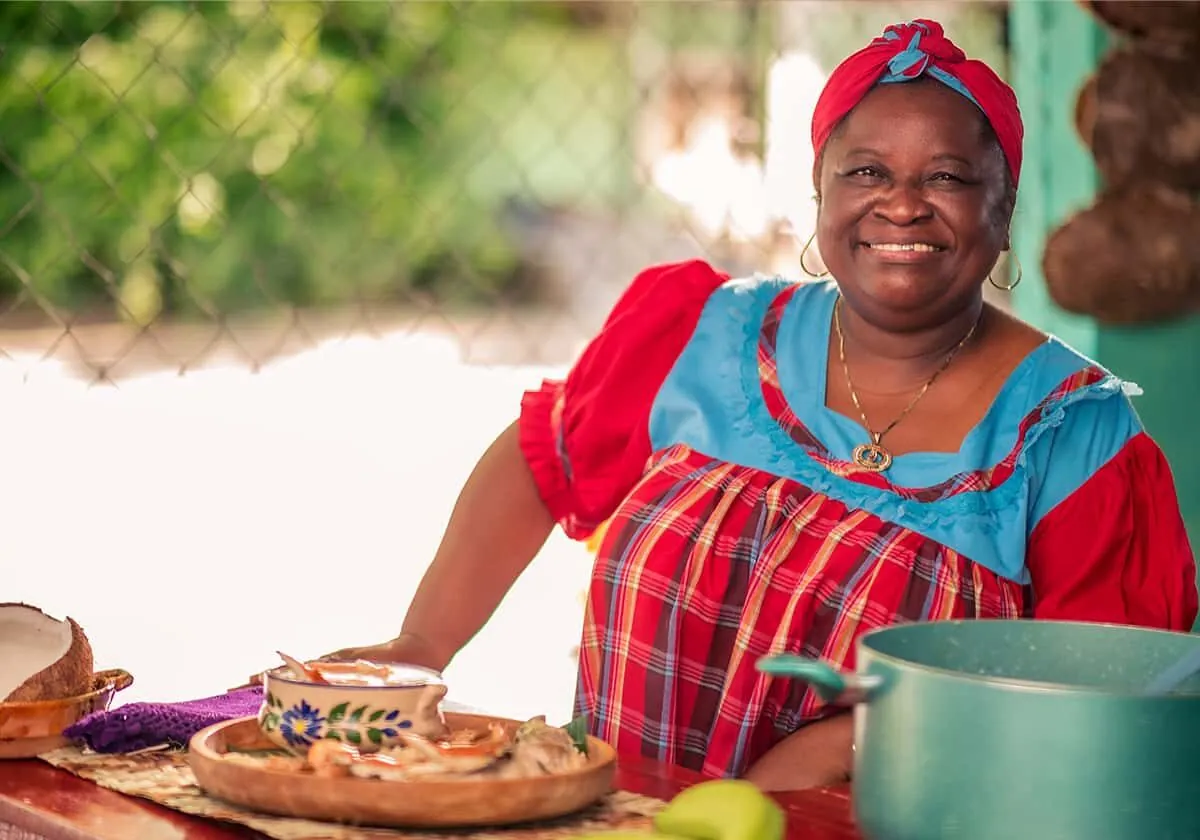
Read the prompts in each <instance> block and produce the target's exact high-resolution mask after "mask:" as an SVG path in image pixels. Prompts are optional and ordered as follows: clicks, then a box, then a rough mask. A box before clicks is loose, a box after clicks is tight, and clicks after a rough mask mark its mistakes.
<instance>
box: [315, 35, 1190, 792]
mask: <svg viewBox="0 0 1200 840" xmlns="http://www.w3.org/2000/svg"><path fill="white" fill-rule="evenodd" d="M1021 137H1022V127H1021V120H1020V114H1019V112H1018V109H1017V104H1016V100H1015V98H1014V96H1013V93H1012V91H1011V90H1010V89H1009V88H1008V87H1007V86H1006V85H1005V84H1004V83H1003V82H1002V81H1001V80H1000V79H999V78H998V77H997V76H996V75H995V74H994V73H993V72H992V71H991V70H990V69H989V68H987V66H986V65H984V64H981V63H979V62H976V61H969V60H966V59H965V57H964V56H963V54H962V52H961V51H959V50H958V48H957V47H955V46H954V45H953V44H952V43H951V42H950V41H949V40H947V39H946V38H945V36H944V35H943V32H942V28H941V27H940V26H939V25H938V24H937V23H934V22H932V21H927V20H919V21H914V22H912V23H907V24H902V25H896V26H890V27H888V28H887V30H885V32H884V33H883V35H882V36H881V37H880V38H877V39H875V40H874V41H873V42H872V43H871V44H870V45H869V46H868V47H866V48H865V49H864V50H862V51H860V52H858V53H856V54H855V55H853V56H851V57H850V58H849V59H847V60H846V61H845V62H844V63H843V64H842V65H841V66H840V67H838V69H837V70H836V71H835V72H834V73H833V75H832V76H831V78H830V79H829V82H828V85H827V87H826V89H825V91H824V92H823V94H822V96H821V98H820V101H819V103H818V105H817V108H816V113H815V115H814V119H813V143H814V148H815V152H816V155H817V161H818V162H817V165H816V167H815V170H814V184H815V186H816V192H817V200H818V202H819V221H818V225H817V230H816V234H815V236H816V239H817V241H818V243H819V245H820V253H821V255H822V257H823V259H824V262H825V264H826V265H827V266H828V270H829V272H830V274H831V276H832V278H833V279H832V280H829V281H825V282H812V283H805V284H795V283H792V282H785V281H782V280H778V279H764V278H753V279H744V280H730V279H729V278H727V277H726V276H724V275H722V274H720V273H718V272H717V271H715V270H714V269H712V268H711V267H709V266H708V265H707V264H705V263H703V262H698V261H697V262H687V263H681V264H674V265H665V266H657V267H654V268H650V269H648V270H646V271H645V272H643V273H642V274H641V275H639V276H638V277H637V278H636V279H635V280H634V281H633V284H632V285H631V286H630V288H629V289H628V291H627V292H626V293H625V294H624V296H623V297H622V298H621V300H620V301H619V303H617V305H616V307H615V309H614V310H613V312H612V314H611V316H610V317H609V319H608V321H607V322H606V324H605V326H604V328H603V330H602V331H601V333H600V334H599V336H598V337H597V338H596V339H595V340H594V341H593V342H592V343H591V344H590V346H588V348H587V349H586V350H585V352H584V353H583V354H582V357H581V358H580V359H579V360H578V362H577V363H576V364H575V366H574V367H573V368H572V370H571V371H570V373H569V375H568V376H567V377H566V379H565V380H563V381H554V382H546V383H544V385H543V386H542V388H541V389H540V390H537V391H534V392H531V393H528V394H526V395H525V398H524V400H523V402H522V404H521V412H520V418H519V419H518V420H517V421H516V423H514V424H513V425H512V426H511V427H510V428H509V429H508V430H506V431H505V432H504V433H502V434H501V435H500V437H499V438H498V439H497V440H496V441H495V443H494V444H493V445H492V446H491V448H490V449H489V450H488V452H487V453H486V454H485V455H484V456H483V458H482V460H481V461H480V463H479V465H478V467H477V468H476V469H475V471H474V473H473V475H472V476H471V478H470V480H469V481H468V482H467V484H466V486H465V488H464V489H463V492H462V495H461V497H460V498H459V500H458V503H457V505H456V508H455V510H454V514H453V516H452V518H451V521H450V523H449V526H448V529H447V532H446V535H445V539H444V541H443V543H442V545H441V547H440V549H439V551H438V553H437V556H436V558H435V560H434V562H433V564H432V566H431V568H430V569H429V571H428V573H427V574H426V576H425V579H424V580H423V582H422V584H421V586H420V589H419V591H418V593H417V595H416V597H415V599H414V601H413V603H412V606H411V608H410V609H409V612H408V616H407V618H406V620H405V622H404V629H403V632H402V633H401V635H400V636H399V637H398V638H396V639H394V640H392V641H390V642H387V643H385V644H383V645H377V646H373V647H370V648H359V649H351V650H348V651H340V652H339V655H347V654H350V655H356V656H370V657H375V658H381V659H392V660H407V661H415V662H418V663H422V664H425V665H429V666H433V667H436V668H442V667H443V666H445V665H446V664H447V662H448V661H449V660H450V658H451V657H452V656H454V654H455V653H456V652H457V651H458V650H459V649H461V648H462V647H463V645H465V644H466V642H467V641H468V640H469V639H470V638H471V637H472V636H473V635H474V634H475V633H476V632H477V631H478V630H479V628H480V627H481V626H482V624H483V623H484V622H485V621H486V619H487V618H488V616H489V615H490V614H491V613H492V611H493V610H494V609H495V607H496V606H497V604H498V603H499V601H500V599H501V598H502V597H503V595H504V594H505V592H506V591H507V590H508V588H509V587H510V585H511V584H512V583H513V581H514V579H515V578H516V577H517V576H518V575H519V574H520V573H521V571H522V570H523V569H524V568H525V567H526V565H527V564H528V563H529V562H530V560H531V558H532V557H533V556H534V554H535V553H536V552H537V550H538V549H539V547H540V546H541V545H542V543H543V541H544V540H545V539H546V537H547V535H548V534H549V533H550V530H551V528H552V527H553V525H554V524H555V523H558V524H560V525H561V526H562V527H563V528H564V529H565V531H566V532H567V533H568V534H569V535H570V536H572V537H574V538H579V539H583V538H586V537H587V536H588V535H589V534H591V533H592V532H593V531H594V530H595V529H596V528H597V527H598V526H599V525H600V524H601V523H602V522H605V521H608V522H609V525H608V527H607V530H606V532H605V534H604V537H603V540H602V542H601V544H600V547H599V551H598V555H597V559H596V565H595V569H594V573H593V577H592V584H591V591H590V595H589V601H588V606H587V614H586V619H585V625H584V631H583V639H582V645H581V654H580V668H579V695H578V707H579V711H580V712H582V713H586V714H588V715H589V717H590V722H591V723H590V725H591V728H592V731H593V732H594V733H595V734H596V735H598V736H599V737H601V738H604V739H605V740H607V741H609V742H611V743H613V744H614V745H615V746H616V748H617V750H618V751H619V752H620V753H623V754H634V755H645V756H650V757H652V758H655V759H658V760H662V761H668V762H673V763H676V764H679V765H682V766H684V767H688V768H692V769H694V770H699V771H701V772H702V773H704V774H706V775H709V776H714V777H715V776H734V775H736V776H744V777H746V778H749V779H751V780H753V781H755V782H756V783H758V784H760V785H761V786H763V787H764V788H768V789H777V788H797V787H804V786H807V785H815V784H824V783H829V782H833V781H836V780H838V779H841V778H845V777H846V774H847V773H848V768H849V766H850V756H851V726H850V717H849V716H848V715H845V714H837V713H836V712H837V711H838V710H831V709H828V708H823V707H822V706H821V704H820V703H819V701H818V700H817V699H816V698H815V697H814V695H813V694H812V693H811V692H809V691H808V690H807V689H806V687H805V686H804V685H802V684H799V683H796V682H791V681H787V680H781V679H772V678H771V677H769V676H766V675H764V674H760V673H758V672H756V671H755V667H754V664H755V661H756V660H757V659H758V658H759V657H761V656H764V655H767V654H774V653H780V652H792V653H800V654H803V655H805V656H810V657H820V658H822V659H825V660H828V661H830V662H832V663H835V664H837V665H840V666H843V667H846V668H852V667H853V659H854V642H855V640H856V639H857V638H858V636H859V635H861V634H862V633H864V632H866V631H868V630H871V629H873V628H877V627H881V626H885V625H889V624H893V623H897V622H908V621H933V620H939V619H949V618H964V617H965V618H972V617H980V618H1016V617H1022V616H1024V617H1034V618H1042V619H1078V620H1089V621H1106V622H1119V623H1128V624H1138V625H1144V626H1150V627H1161V628H1170V629H1173V630H1188V629H1190V628H1191V625H1192V622H1193V620H1194V619H1195V617H1196V611H1197V603H1196V601H1197V599H1196V587H1195V567H1194V562H1193V559H1192V554H1191V550H1190V548H1189V545H1188V542H1187V537H1186V535H1185V532H1184V528H1183V524H1182V522H1181V518H1180V514H1179V510H1178V503H1177V501H1176V498H1175V491H1174V487H1173V483H1172V479H1171V474H1170V471H1169V469H1168V467H1167V464H1166V462H1165V460H1164V459H1163V455H1162V453H1161V452H1160V451H1159V449H1158V447H1157V446H1156V445H1155V444H1154V443H1153V442H1152V441H1151V440H1150V438H1149V437H1147V436H1146V434H1145V433H1144V432H1143V431H1142V429H1141V426H1140V425H1139V423H1138V419H1137V417H1136V415H1135V414H1134V411H1133V409H1132V408H1131V406H1130V404H1129V401H1128V400H1127V398H1126V396H1125V394H1126V390H1127V389H1126V388H1125V386H1124V385H1123V383H1122V382H1121V381H1120V380H1118V379H1117V378H1116V377H1114V376H1113V375H1112V374H1110V373H1108V372H1107V371H1105V370H1103V369H1101V368H1100V367H1098V366H1097V365H1096V364H1094V363H1093V362H1091V361H1089V360H1088V359H1086V358H1083V357H1082V356H1080V355H1078V354H1077V353H1075V352H1074V351H1072V350H1071V349H1069V348H1067V347H1066V346H1064V345H1063V344H1061V343H1059V342H1058V341H1056V340H1054V339H1053V338H1049V337H1047V336H1046V335H1044V334H1042V333H1040V332H1038V331H1037V330H1035V329H1033V328H1032V327H1030V326H1028V325H1026V324H1024V323H1022V322H1020V321H1018V320H1016V319H1015V318H1013V317H1011V316H1009V315H1007V314H1005V313H1003V312H1001V311H999V310H997V309H995V308H993V307H991V306H988V305H986V304H985V303H984V301H983V284H984V283H985V282H987V281H988V279H989V272H991V270H992V269H993V267H994V266H995V264H996V262H997V258H998V257H999V255H1000V253H1001V251H1003V250H1006V249H1007V248H1008V243H1009V224H1010V221H1011V217H1012V213H1013V204H1014V199H1015V194H1016V187H1017V183H1018V180H1019V176H1020V169H1021Z"/></svg>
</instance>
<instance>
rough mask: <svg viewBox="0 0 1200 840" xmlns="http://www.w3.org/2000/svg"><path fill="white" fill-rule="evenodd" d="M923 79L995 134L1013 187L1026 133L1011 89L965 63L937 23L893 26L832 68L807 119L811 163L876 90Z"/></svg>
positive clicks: (975, 65) (985, 69) (978, 65)
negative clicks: (959, 101) (952, 95)
mask: <svg viewBox="0 0 1200 840" xmlns="http://www.w3.org/2000/svg"><path fill="white" fill-rule="evenodd" d="M923 76H928V77H929V78H931V79H936V80H937V81H939V82H941V83H942V84H944V85H946V86H947V87H949V88H950V89H951V90H953V91H955V92H956V93H960V94H962V95H963V96H964V97H966V98H967V99H969V100H970V101H971V102H973V103H974V104H975V105H976V106H977V107H978V108H979V110H981V111H982V112H983V115H984V117H985V118H986V119H987V121H988V123H989V124H990V125H991V127H992V130H993V131H994V132H995V133H996V138H997V139H998V140H999V141H1000V148H1001V150H1002V151H1003V152H1004V158H1005V160H1006V161H1007V162H1008V170H1009V172H1010V173H1011V174H1012V181H1013V186H1014V187H1015V186H1016V185H1017V183H1018V181H1019V180H1020V176H1021V142H1022V138H1023V137H1024V135H1025V127H1024V125H1022V123H1021V111H1020V108H1018V107H1017V97H1016V94H1014V93H1013V90H1012V88H1010V87H1009V86H1008V85H1007V84H1005V83H1004V81H1003V80H1001V78H1000V77H999V76H997V75H996V74H995V72H994V71H993V70H992V68H990V67H988V66H987V65H986V64H984V63H983V62H982V61H977V60H975V59H969V58H967V56H966V54H965V53H963V51H962V50H960V49H959V48H958V47H957V46H955V45H954V42H953V41H951V40H950V39H949V38H947V37H946V33H945V32H944V31H943V30H942V26H941V24H940V23H937V22H936V21H932V20H923V19H919V20H914V21H910V22H908V23H897V24H893V25H891V26H889V27H888V28H887V29H885V30H883V34H882V35H880V36H879V37H878V38H876V39H875V40H873V41H872V42H871V43H870V44H868V45H867V46H866V47H863V48H862V49H861V50H859V51H858V52H856V53H854V54H853V55H852V56H850V57H849V58H847V59H846V60H845V61H843V62H842V63H841V64H839V65H838V66H837V69H835V70H834V71H833V73H832V75H830V77H829V81H828V82H826V83H825V89H824V90H822V91H821V96H820V97H819V98H818V99H817V106H816V109H815V110H814V111H813V119H812V143H813V152H814V154H815V156H816V160H820V159H821V150H822V149H824V148H825V143H826V142H827V141H828V140H829V135H830V134H832V133H833V129H834V128H835V127H836V126H837V124H838V123H839V122H841V121H842V118H843V117H845V116H846V115H847V114H848V113H850V111H851V110H853V108H854V106H855V105H857V104H858V103H859V102H861V101H862V99H863V97H865V96H866V95H867V93H868V92H869V91H870V90H871V89H872V88H874V87H875V85H877V84H891V83H897V82H909V81H912V80H913V79H919V78H921V77H923Z"/></svg>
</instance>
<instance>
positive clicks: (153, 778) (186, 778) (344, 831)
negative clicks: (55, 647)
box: [40, 747, 664, 840]
mask: <svg viewBox="0 0 1200 840" xmlns="http://www.w3.org/2000/svg"><path fill="white" fill-rule="evenodd" d="M40 758H41V759H42V760H43V761H45V762H47V763H48V764H51V765H53V766H54V767H58V768H59V769H61V770H66V771H67V772H68V773H71V774H73V775H76V776H79V777H80V778H82V779H87V780H88V781H90V782H94V783H95V784H98V785H100V786H101V787H104V788H108V789H109V790H115V791H117V792H118V793H124V794H127V795H129V796H139V797H141V798H143V799H149V800H150V801H151V802H156V803H158V804H159V805H163V806H165V807H167V808H170V809H172V810H175V811H180V812H182V813H184V814H191V815H192V816H196V817H207V818H208V819H213V820H222V821H224V822H232V823H238V824H239V825H244V826H246V827H248V828H252V829H254V830H255V831H258V832H261V833H263V834H265V835H267V836H268V837H273V838H275V839H276V840H445V839H446V838H447V837H452V838H456V840H558V838H566V837H571V836H573V835H578V834H583V833H586V832H592V831H609V830H612V829H643V828H648V827H649V826H650V818H651V817H652V816H653V815H654V814H655V813H656V812H657V811H658V810H659V809H661V808H662V807H663V804H664V803H663V802H662V801H660V800H658V799H650V798H648V797H645V796H638V795H636V794H632V793H626V792H623V791H622V792H617V793H613V794H611V795H609V796H608V797H607V798H606V799H605V800H604V801H602V802H600V803H599V804H597V805H595V806H593V807H591V808H589V809H588V810H586V811H582V812H580V813H578V814H575V815H572V816H570V817H564V818H562V819H559V820H553V821H549V822H543V823H538V824H536V825H525V826H520V827H516V828H511V829H508V828H490V829H486V830H475V829H471V830H466V829H464V830H459V831H407V830H397V829H387V828H358V827H354V826H343V825H337V824H334V823H323V822H316V821H313V820H301V819H294V818H291V817H272V816H269V815H266V814H259V813H255V812H253V811H248V810H246V809H244V808H239V807H238V806H236V805H231V804H229V803H227V802H222V801H221V800H219V799H213V798H211V797H209V796H207V795H206V794H205V793H204V791H202V790H201V789H200V787H199V786H198V785H197V784H196V777H195V776H194V775H192V770H191V768H190V767H189V766H188V763H187V757H186V754H185V753H183V752H177V751H172V752H152V753H142V754H135V755H108V754H104V753H94V752H90V751H86V750H82V749H80V748H78V747H65V748H63V749H60V750H55V751H54V752H50V753H46V754H45V755H42V756H40Z"/></svg>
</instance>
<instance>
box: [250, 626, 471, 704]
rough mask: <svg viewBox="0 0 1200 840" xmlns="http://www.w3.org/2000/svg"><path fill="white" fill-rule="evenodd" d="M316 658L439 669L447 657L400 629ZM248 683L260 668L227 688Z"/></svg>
mask: <svg viewBox="0 0 1200 840" xmlns="http://www.w3.org/2000/svg"><path fill="white" fill-rule="evenodd" d="M320 659H323V660H330V659H365V660H367V661H368V662H390V663H394V664H403V665H420V666H421V667H423V668H430V669H432V670H434V671H437V672H439V673H440V672H441V671H442V669H444V668H445V667H446V664H447V663H448V662H449V660H450V657H449V656H446V655H444V654H441V653H438V652H437V650H436V649H435V648H434V646H433V645H432V644H430V643H429V642H427V641H425V639H423V638H421V637H420V636H418V635H417V634H415V633H401V634H400V635H399V636H397V637H396V638H394V639H391V640H389V641H386V642H383V643H382V644H378V645H367V646H365V647H348V648H342V649H341V650H335V651H334V652H333V653H327V654H325V655H324V656H322V657H320ZM252 685H262V673H261V672H259V673H257V674H255V675H254V676H252V677H250V679H249V680H247V681H246V683H245V684H243V685H239V686H237V687H235V688H231V689H229V691H239V690H240V689H243V688H249V687H250V686H252Z"/></svg>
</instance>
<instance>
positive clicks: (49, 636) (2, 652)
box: [0, 604, 93, 703]
mask: <svg viewBox="0 0 1200 840" xmlns="http://www.w3.org/2000/svg"><path fill="white" fill-rule="evenodd" d="M92 667H93V663H92V647H91V645H89V644H88V640H87V637H86V636H85V635H84V634H83V630H82V629H81V628H80V627H79V625H78V624H76V623H75V622H74V621H73V620H72V619H70V618H67V619H65V620H62V621H60V620H59V619H57V618H53V617H52V616H48V615H46V614H45V613H44V612H42V611H41V610H39V609H37V608H36V607H30V606H27V605H25V604H0V702H5V703H21V702H28V701H33V700H60V699H63V698H66V697H77V696H78V695H80V694H86V693H87V692H88V691H89V690H90V689H91V687H92Z"/></svg>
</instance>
